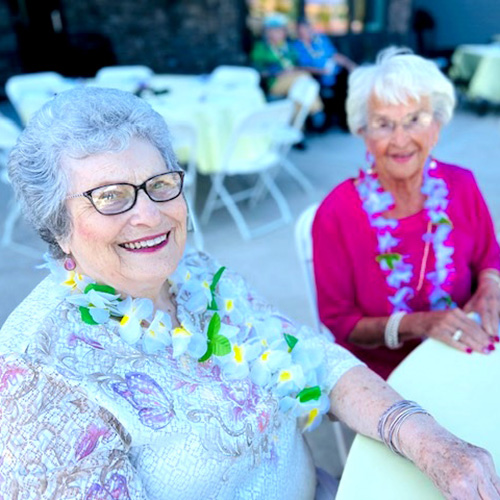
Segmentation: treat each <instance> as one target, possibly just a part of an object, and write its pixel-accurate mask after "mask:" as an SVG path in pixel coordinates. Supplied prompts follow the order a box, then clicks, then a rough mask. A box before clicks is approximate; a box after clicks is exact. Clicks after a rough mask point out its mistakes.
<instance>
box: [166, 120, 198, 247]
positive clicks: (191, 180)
mask: <svg viewBox="0 0 500 500" xmlns="http://www.w3.org/2000/svg"><path fill="white" fill-rule="evenodd" d="M168 128H169V130H170V135H171V138H172V146H173V148H174V151H175V153H176V154H177V156H178V157H179V158H181V159H184V158H186V161H185V162H183V164H184V165H185V172H186V175H185V176H184V196H185V198H186V203H187V205H188V210H189V217H190V220H191V222H192V225H193V231H194V235H193V236H194V242H195V246H196V248H197V249H198V250H203V235H202V233H201V230H200V225H199V223H198V217H197V215H196V210H195V206H196V153H197V151H198V149H197V147H198V137H197V132H196V129H195V128H194V126H193V125H192V124H191V123H190V122H187V121H180V120H172V119H169V120H168Z"/></svg>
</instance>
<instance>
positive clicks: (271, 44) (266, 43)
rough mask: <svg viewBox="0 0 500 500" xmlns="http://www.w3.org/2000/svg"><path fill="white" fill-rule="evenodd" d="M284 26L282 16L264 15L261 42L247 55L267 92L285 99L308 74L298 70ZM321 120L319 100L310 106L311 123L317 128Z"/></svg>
mask: <svg viewBox="0 0 500 500" xmlns="http://www.w3.org/2000/svg"><path fill="white" fill-rule="evenodd" d="M287 25H288V20H287V18H286V16H284V15H283V14H279V13H274V14H270V15H268V16H266V17H265V19H264V25H263V34H262V40H258V41H257V42H256V43H255V45H254V47H253V49H252V52H251V54H250V59H251V60H252V64H253V65H254V66H255V68H256V69H257V70H258V71H259V73H260V75H261V77H262V81H263V82H264V87H265V90H266V92H267V93H268V94H269V95H270V96H272V97H286V96H287V95H288V91H289V90H290V88H291V86H292V85H293V83H294V82H295V81H296V80H297V78H299V77H301V76H304V75H307V74H308V73H307V71H304V70H301V69H300V68H298V67H297V54H296V53H295V51H294V50H293V48H292V45H291V44H290V43H289V41H288V33H287ZM324 120H325V115H324V113H323V103H322V101H321V99H320V98H319V97H318V98H317V99H316V100H315V102H314V103H313V105H312V107H311V121H312V123H313V125H314V126H315V127H316V128H319V127H321V126H322V125H323V123H324Z"/></svg>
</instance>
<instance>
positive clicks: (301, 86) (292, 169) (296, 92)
mask: <svg viewBox="0 0 500 500" xmlns="http://www.w3.org/2000/svg"><path fill="white" fill-rule="evenodd" d="M319 91H320V85H319V83H318V82H317V81H316V80H315V79H314V78H312V77H311V76H308V75H303V76H299V78H297V79H296V80H295V81H294V82H293V84H292V86H291V87H290V90H289V91H288V95H287V98H288V99H290V100H291V101H293V103H294V104H295V109H296V111H295V116H294V117H293V120H292V122H291V127H290V128H289V129H287V130H286V131H284V132H283V135H282V143H281V150H280V151H281V157H282V162H281V163H282V166H283V168H284V170H285V171H286V172H288V174H290V175H291V176H292V177H293V178H294V179H295V180H296V182H297V183H298V184H299V185H300V186H301V187H302V188H303V189H304V191H305V192H306V193H307V194H308V195H309V196H314V195H315V194H316V190H315V189H314V186H313V185H312V184H311V182H310V181H309V179H308V178H307V177H306V176H305V175H304V174H303V173H302V172H301V171H300V170H299V169H298V168H297V167H296V166H295V165H294V164H293V163H292V162H291V161H290V160H289V159H288V154H289V153H290V149H291V148H292V146H293V145H294V144H297V143H298V142H300V141H302V140H303V139H304V133H303V131H302V129H303V128H304V123H305V121H306V118H307V116H308V115H309V113H310V112H311V108H312V105H313V103H314V102H315V101H316V99H318V97H319Z"/></svg>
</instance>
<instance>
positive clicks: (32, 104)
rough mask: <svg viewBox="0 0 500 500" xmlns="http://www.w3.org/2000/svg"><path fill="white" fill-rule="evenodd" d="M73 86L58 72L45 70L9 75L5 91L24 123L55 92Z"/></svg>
mask: <svg viewBox="0 0 500 500" xmlns="http://www.w3.org/2000/svg"><path fill="white" fill-rule="evenodd" d="M73 86H74V83H73V82H72V81H71V80H68V79H66V78H64V77H63V76H62V75H60V74H59V73H55V72H53V71H45V72H41V73H26V74H24V75H15V76H11V77H10V78H9V79H8V80H7V83H6V84H5V92H6V94H7V97H8V98H9V101H10V102H11V104H12V106H14V109H15V110H16V111H17V114H18V115H19V118H20V119H21V121H22V122H23V123H24V124H26V123H27V122H28V120H29V119H30V117H31V115H33V113H34V112H35V111H37V110H38V109H39V108H40V107H41V106H42V105H43V104H45V102H46V101H48V100H49V99H51V98H52V97H53V96H54V95H55V94H57V93H59V92H62V91H64V90H67V89H69V88H71V87H73Z"/></svg>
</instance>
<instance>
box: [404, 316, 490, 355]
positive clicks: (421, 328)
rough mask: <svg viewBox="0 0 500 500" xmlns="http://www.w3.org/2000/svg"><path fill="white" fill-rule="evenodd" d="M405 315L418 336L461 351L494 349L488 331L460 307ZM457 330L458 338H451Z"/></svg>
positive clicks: (488, 350)
mask: <svg viewBox="0 0 500 500" xmlns="http://www.w3.org/2000/svg"><path fill="white" fill-rule="evenodd" d="M407 316H408V319H407V321H409V322H411V324H412V325H411V326H410V330H412V332H413V334H416V335H418V336H427V337H431V338H434V339H436V340H439V341H440V342H444V343H445V344H448V345H449V346H451V347H454V348H455V349H458V350H460V351H463V352H469V353H470V352H472V351H476V352H481V353H483V354H488V353H489V352H491V351H492V350H493V349H494V345H493V341H492V339H491V337H490V336H489V335H488V333H487V332H486V331H485V330H483V328H481V326H480V325H478V323H476V322H475V321H474V320H473V319H471V318H470V317H468V316H467V314H466V313H465V312H464V311H463V310H462V309H459V308H456V309H450V310H447V311H430V312H420V313H413V314H409V315H407ZM404 320H405V318H403V321H404ZM457 330H461V331H462V332H463V333H462V336H461V337H460V339H459V340H455V339H454V338H453V336H454V334H455V332H456V331H457Z"/></svg>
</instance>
